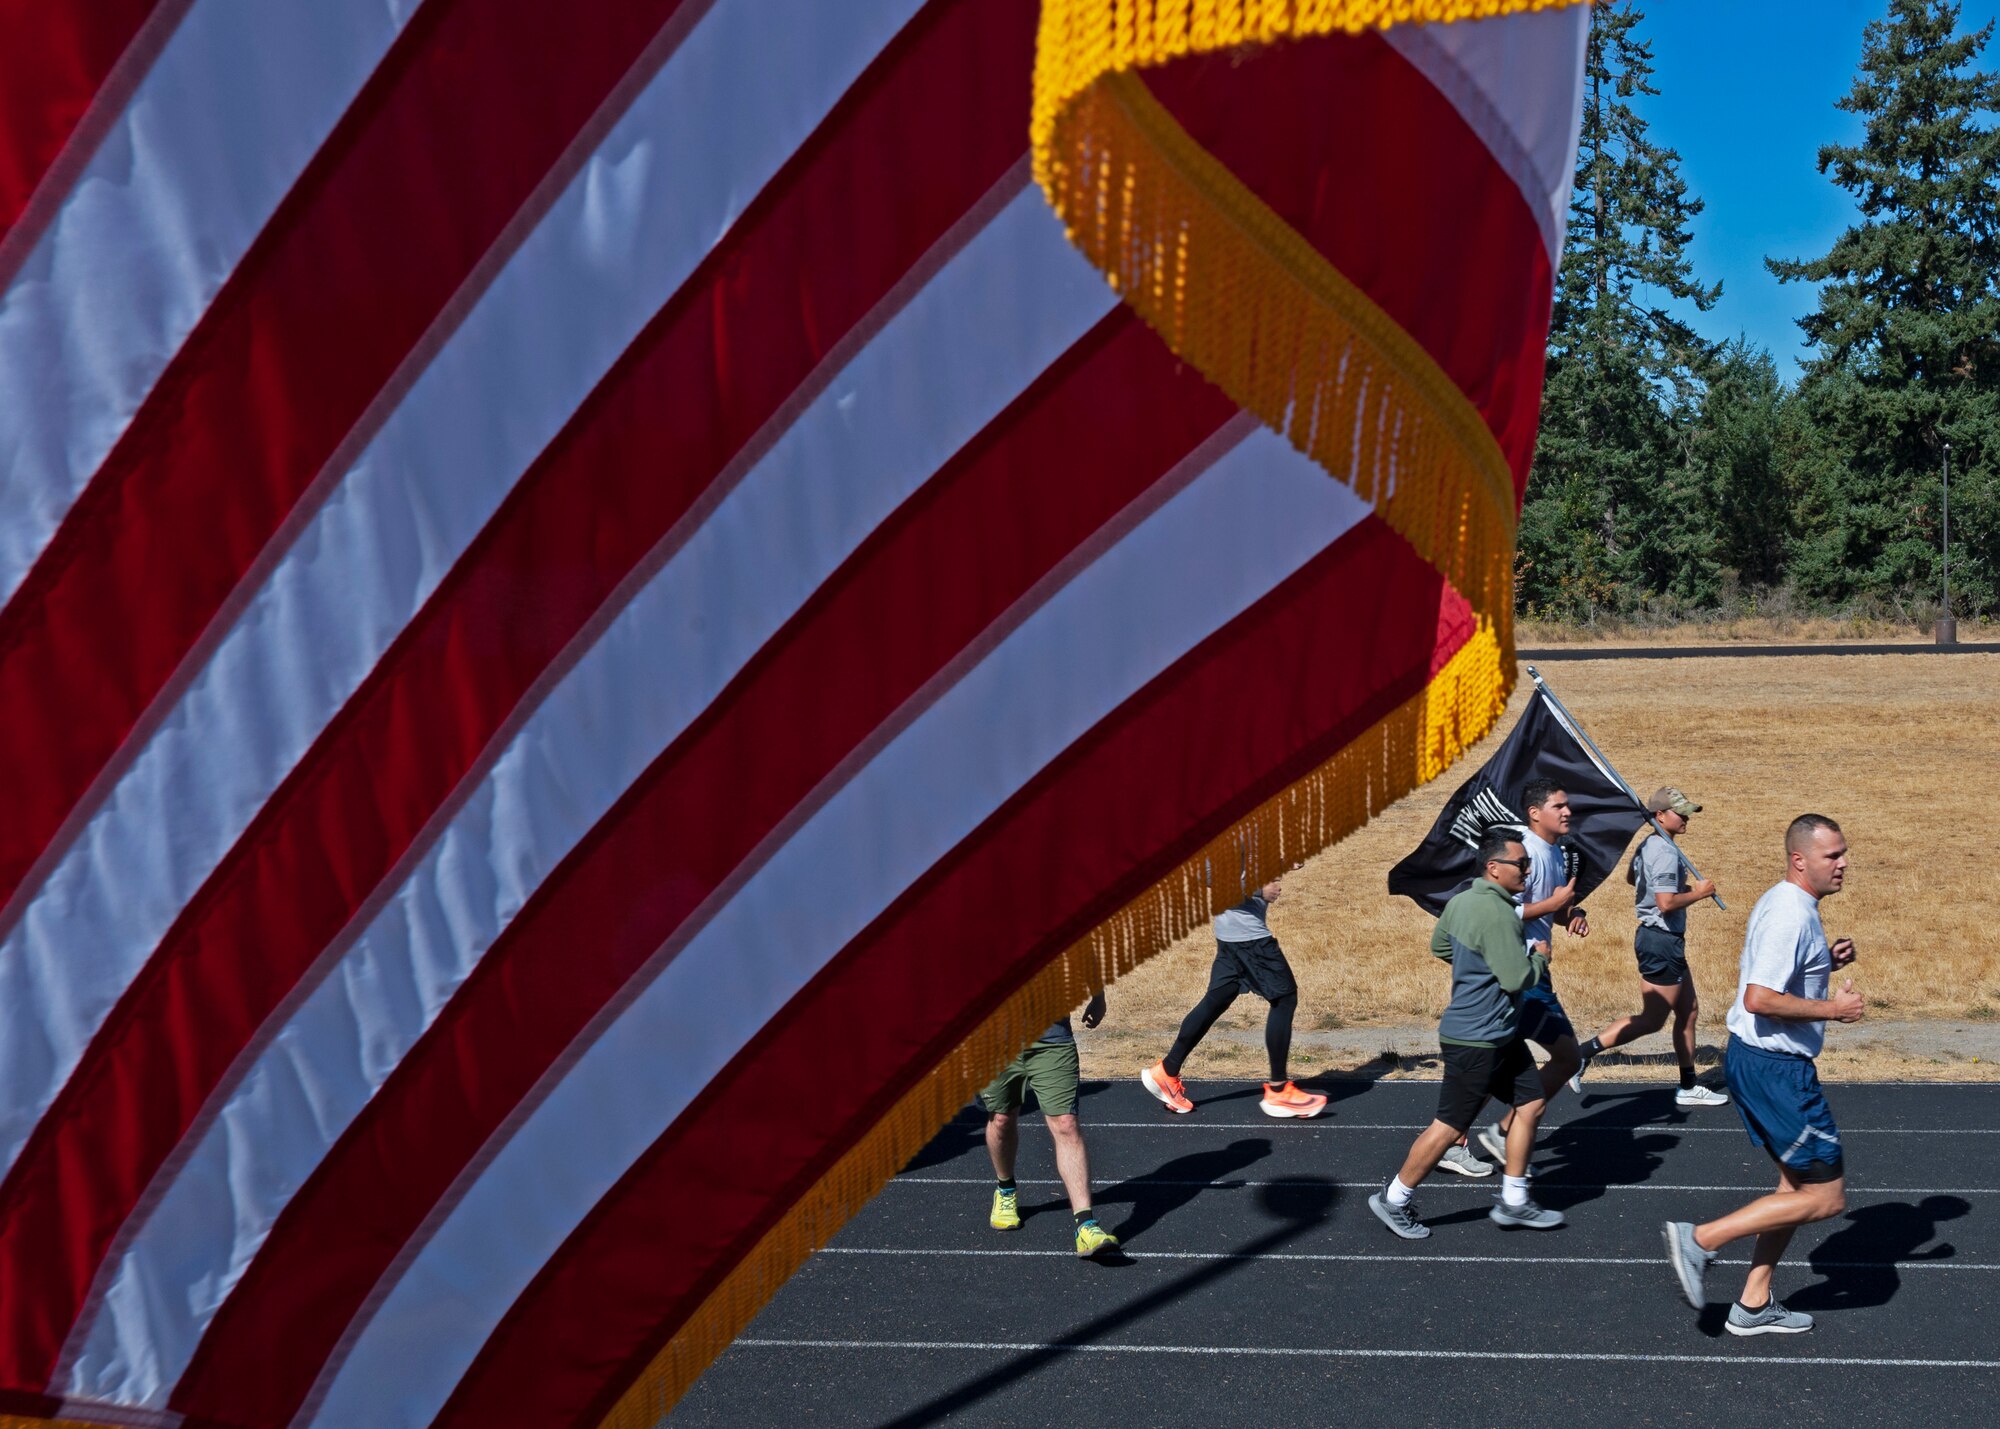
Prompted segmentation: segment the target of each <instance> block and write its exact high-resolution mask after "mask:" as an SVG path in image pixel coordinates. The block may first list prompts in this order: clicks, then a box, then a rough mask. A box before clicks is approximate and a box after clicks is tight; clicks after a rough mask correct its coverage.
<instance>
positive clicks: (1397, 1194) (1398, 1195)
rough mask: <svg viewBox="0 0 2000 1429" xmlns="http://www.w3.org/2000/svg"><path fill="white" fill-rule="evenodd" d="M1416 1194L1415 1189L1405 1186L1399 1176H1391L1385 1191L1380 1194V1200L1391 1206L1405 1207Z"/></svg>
mask: <svg viewBox="0 0 2000 1429" xmlns="http://www.w3.org/2000/svg"><path fill="white" fill-rule="evenodd" d="M1416 1194H1417V1191H1416V1188H1415V1187H1414V1186H1405V1185H1404V1184H1403V1178H1402V1177H1401V1176H1391V1177H1390V1178H1389V1185H1388V1187H1387V1189H1385V1190H1384V1191H1383V1192H1382V1199H1383V1200H1385V1201H1387V1202H1388V1203H1389V1204H1390V1205H1392V1206H1407V1205H1409V1204H1410V1197H1412V1196H1414V1195H1416Z"/></svg>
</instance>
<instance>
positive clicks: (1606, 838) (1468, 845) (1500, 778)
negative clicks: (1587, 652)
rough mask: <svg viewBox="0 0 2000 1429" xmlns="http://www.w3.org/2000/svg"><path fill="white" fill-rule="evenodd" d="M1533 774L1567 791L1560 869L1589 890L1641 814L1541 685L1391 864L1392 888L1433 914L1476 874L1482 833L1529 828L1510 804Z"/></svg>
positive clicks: (1516, 803)
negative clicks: (1420, 836)
mask: <svg viewBox="0 0 2000 1429" xmlns="http://www.w3.org/2000/svg"><path fill="white" fill-rule="evenodd" d="M1531 779H1549V780H1553V781H1554V782H1555V783H1556V784H1558V785H1560V786H1561V787H1562V789H1563V790H1564V792H1565V793H1567V794H1568V795H1569V806H1570V826H1569V833H1568V835H1567V836H1565V837H1564V839H1563V840H1562V854H1563V877H1564V881H1568V879H1569V878H1570V877H1571V876H1572V875H1574V876H1575V877H1576V891H1577V898H1578V900H1579V901H1581V900H1582V899H1584V898H1586V897H1588V896H1589V895H1590V892H1591V890H1592V889H1594V888H1596V887H1597V885H1598V884H1600V883H1602V882H1603V881H1604V879H1605V877H1606V876H1607V875H1608V874H1609V873H1610V872H1611V870H1613V869H1614V868H1617V867H1618V866H1619V863H1620V862H1621V860H1622V859H1623V856H1624V852H1625V845H1627V844H1628V843H1630V842H1631V841H1632V835H1633V833H1634V832H1635V831H1637V830H1638V828H1639V827H1640V826H1641V825H1642V824H1644V823H1645V822H1646V816H1645V814H1644V813H1643V812H1642V811H1641V810H1640V809H1639V806H1638V805H1637V804H1635V803H1634V802H1633V801H1632V799H1631V798H1630V796H1628V795H1627V794H1626V793H1625V791H1624V790H1623V789H1621V788H1619V786H1618V781H1617V780H1615V779H1613V778H1612V777H1611V776H1610V775H1608V774H1606V773H1605V772H1604V771H1603V770H1602V769H1600V768H1599V767H1598V765H1597V761H1596V760H1594V759H1592V758H1591V756H1590V752H1589V751H1588V750H1586V749H1585V748H1584V747H1583V743H1582V741H1580V740H1579V739H1577V737H1576V736H1575V735H1574V734H1572V733H1571V732H1570V730H1569V729H1568V727H1567V726H1566V725H1564V723H1563V721H1562V719H1561V717H1560V716H1559V715H1557V713H1556V712H1555V710H1554V708H1553V707H1552V706H1551V705H1550V704H1549V701H1548V698H1547V697H1546V696H1545V695H1543V694H1542V692H1541V691H1540V690H1537V691H1535V695H1534V698H1533V699H1531V700H1529V701H1528V707H1527V708H1526V709H1524V710H1522V711H1521V719H1520V722H1519V723H1518V724H1516V725H1515V726H1514V729H1513V732H1512V733H1511V734H1509V735H1508V736H1507V738H1506V740H1505V741H1504V742H1502V744H1501V745H1500V747H1499V748H1498V749H1496V750H1494V751H1493V757H1492V758H1491V759H1489V760H1487V761H1486V763H1485V764H1484V765H1483V766H1482V767H1481V768H1480V769H1479V770H1478V772H1476V773H1475V774H1473V776H1472V777H1471V778H1470V779H1467V780H1466V781H1465V782H1464V783H1463V784H1461V785H1459V786H1458V788H1457V790H1455V791H1454V792H1453V794H1452V796H1451V799H1450V800H1449V801H1448V802H1447V803H1446V804H1445V806H1444V812H1443V813H1441V814H1439V815H1438V817H1437V822H1436V823H1435V824H1433V825H1432V826H1431V831H1430V833H1429V834H1427V835H1426V836H1425V838H1424V841H1423V843H1422V844H1420V845H1418V847H1417V849H1416V851H1415V852H1413V853H1412V854H1410V856H1409V857H1408V858H1406V859H1404V860H1403V861H1402V862H1401V863H1399V864H1397V865H1396V866H1395V867H1394V868H1392V869H1391V870H1389V891H1390V892H1391V893H1399V894H1402V895H1403V896H1404V897H1406V898H1410V899H1413V900H1414V901H1415V902H1417V903H1418V904H1420V905H1421V906H1422V907H1423V908H1424V909H1425V910H1426V911H1428V912H1429V913H1431V914H1432V915H1433V916H1435V915H1436V914H1438V913H1440V912H1442V911H1443V910H1444V905H1445V903H1446V901H1447V900H1449V899H1450V897H1451V896H1452V895H1453V894H1454V893H1457V892H1458V891H1459V890H1460V889H1462V888H1464V887H1465V886H1466V885H1468V884H1469V883H1471V882H1472V880H1473V879H1475V878H1477V877H1478V876H1479V870H1478V868H1477V866H1476V865H1475V864H1474V862H1473V850H1474V849H1476V848H1477V847H1478V845H1479V839H1480V835H1482V834H1484V833H1485V832H1486V831H1487V830H1488V829H1490V828H1495V827H1507V828H1511V829H1521V830H1525V829H1526V827H1527V821H1526V819H1525V818H1524V817H1523V816H1522V815H1521V814H1519V813H1517V812H1515V811H1516V810H1517V809H1519V808H1520V806H1521V791H1522V790H1523V789H1524V788H1526V787H1527V784H1528V781H1529V780H1531Z"/></svg>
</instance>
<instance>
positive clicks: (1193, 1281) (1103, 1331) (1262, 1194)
mask: <svg viewBox="0 0 2000 1429" xmlns="http://www.w3.org/2000/svg"><path fill="white" fill-rule="evenodd" d="M1244 1144H1245V1143H1243V1142H1238V1143H1237V1145H1239V1146H1240V1145H1244ZM1248 1144H1251V1145H1255V1144H1257V1143H1254V1142H1252V1143H1248ZM1265 1149H1266V1153H1268V1150H1269V1147H1268V1144H1267V1145H1266V1148H1265ZM1194 1159H1196V1158H1193V1157H1177V1158H1175V1160H1174V1161H1171V1162H1168V1163H1167V1166H1179V1165H1182V1164H1184V1163H1186V1162H1187V1161H1190V1160H1194ZM1253 1159H1254V1158H1253ZM1166 1169H1167V1167H1166V1166H1163V1167H1161V1168H1160V1172H1155V1173H1154V1174H1155V1175H1159V1174H1161V1173H1162V1172H1164V1171H1166ZM1121 1184H1123V1185H1128V1186H1129V1185H1132V1184H1134V1183H1133V1182H1124V1183H1121ZM1338 1197H1339V1192H1338V1190H1337V1188H1336V1187H1335V1186H1334V1185H1333V1184H1332V1183H1331V1182H1329V1181H1325V1180H1322V1179H1321V1178H1319V1177H1316V1176H1297V1177H1289V1178H1286V1179H1284V1180H1280V1181H1275V1182H1273V1183H1272V1184H1270V1185H1268V1186H1264V1187H1261V1188H1259V1191H1258V1196H1257V1200H1258V1204H1259V1206H1260V1208H1261V1209H1262V1210H1263V1211H1264V1212H1265V1214H1266V1215H1269V1216H1271V1217H1273V1218H1275V1219H1278V1220H1280V1221H1282V1222H1283V1224H1281V1225H1278V1226H1274V1227H1273V1228H1272V1229H1271V1230H1269V1231H1267V1232H1265V1233H1264V1234H1263V1235H1261V1236H1258V1237H1257V1238H1256V1239H1255V1240H1253V1241H1250V1242H1249V1243H1248V1244H1246V1245H1244V1246H1242V1247H1241V1248H1240V1249H1238V1250H1237V1251H1236V1252H1235V1258H1234V1259H1230V1260H1216V1261H1211V1262H1209V1263H1208V1264H1206V1265H1203V1266H1201V1267H1199V1268H1198V1269H1195V1270H1190V1271H1189V1272H1187V1274H1185V1275H1180V1276H1176V1277H1175V1278H1174V1279H1172V1280H1170V1281H1168V1282H1167V1283H1166V1284H1164V1285H1162V1286H1160V1287H1159V1289H1157V1290H1153V1291H1150V1292H1148V1293H1147V1294H1145V1295H1142V1296H1140V1297H1139V1298H1138V1299H1136V1300H1134V1301H1132V1302H1131V1303H1130V1304H1126V1305H1121V1306H1119V1307H1118V1308H1117V1309H1115V1310H1107V1311H1106V1312H1105V1313H1104V1314H1102V1315H1099V1316H1098V1317H1097V1318H1095V1319H1093V1320H1088V1321H1086V1322H1084V1323H1083V1324H1081V1325H1079V1326H1077V1327H1076V1328H1075V1329H1074V1330H1072V1331H1070V1332H1069V1333H1068V1334H1066V1335H1064V1336H1062V1337H1061V1339H1059V1340H1056V1341H1054V1342H1052V1343H1051V1344H1049V1345H1048V1346H1046V1347H1045V1348H1042V1349H1037V1350H1030V1351H1028V1352H1026V1353H1024V1354H1021V1355H1019V1356H1017V1357H1015V1358H1013V1359H1011V1360H1008V1361H1007V1362H1006V1363H1005V1364H1002V1365H999V1366H997V1367H996V1368H994V1369H991V1370H988V1371H987V1372H986V1373H985V1374H982V1375H980V1376H979V1377H978V1378H977V1379H972V1380H968V1381H967V1382H966V1383H964V1384H962V1385H960V1386H959V1387H958V1388H956V1389H953V1390H948V1391H946V1392H945V1393H943V1394H940V1395H938V1396H937V1397H936V1398H935V1399H932V1400H931V1401H930V1402H929V1403H928V1404H922V1405H919V1406H918V1407H917V1408H915V1409H912V1410H910V1411H909V1412H908V1413H906V1414H901V1415H898V1416H897V1417H896V1418H894V1419H892V1420H890V1421H889V1424H888V1429H917V1426H919V1425H924V1424H936V1423H939V1422H941V1421H943V1420H946V1419H949V1418H950V1417H951V1416H952V1415H954V1414H957V1413H959V1412H960V1411H962V1410H965V1409H970V1408H971V1407H972V1406H973V1405H976V1404H978V1403H979V1402H980V1401H981V1400H983V1399H985V1398H987V1397H988V1396H989V1395H993V1394H997V1393H999V1392H1000V1391H1001V1390H1003V1389H1005V1388H1007V1387H1008V1386H1009V1385H1011V1384H1014V1383H1016V1382H1017V1381H1019V1380H1022V1379H1025V1378H1026V1377H1027V1376H1029V1375H1031V1374H1033V1373H1035V1372H1036V1371H1037V1370H1040V1369H1042V1368H1043V1367H1044V1366H1046V1365H1048V1364H1050V1363H1051V1362H1053V1361H1055V1360H1057V1359H1060V1358H1062V1357H1063V1356H1064V1355H1066V1354H1068V1353H1069V1352H1070V1351H1071V1350H1072V1349H1073V1348H1077V1347H1080V1346H1084V1345H1091V1344H1095V1343H1097V1342H1098V1341H1100V1340H1104V1339H1107V1338H1109V1337H1110V1336H1112V1335H1114V1334H1116V1333H1117V1332H1118V1331H1120V1330H1123V1329H1126V1328H1128V1327H1130V1326H1132V1325H1134V1324H1138V1323H1140V1322H1142V1321H1144V1320H1145V1319H1146V1317H1147V1316H1149V1315H1151V1314H1153V1313H1154V1312H1155V1311H1156V1310H1159V1309H1160V1308H1161V1307H1162V1306H1165V1305H1170V1304H1172V1303H1173V1302H1174V1301H1176V1300H1179V1299H1181V1298H1183V1297H1184V1296H1188V1295H1193V1294H1195V1293H1196V1292H1198V1291H1200V1290H1203V1289H1206V1288H1207V1287H1208V1286H1210V1285H1213V1284H1214V1283H1215V1282H1217V1281H1219V1280H1223V1279H1226V1278H1227V1277H1229V1276H1231V1275H1234V1274H1236V1272H1237V1271H1239V1270H1241V1269H1242V1268H1243V1267H1244V1266H1246V1265H1249V1264H1251V1263H1252V1262H1253V1261H1254V1260H1255V1259H1256V1258H1257V1257H1258V1256H1260V1255H1269V1254H1270V1253H1271V1252H1273V1251H1276V1250H1280V1249H1282V1248H1283V1247H1284V1246H1286V1245H1288V1244H1290V1243H1291V1242H1292V1241H1295V1240H1297V1239H1298V1238H1299V1237H1301V1236H1304V1235H1307V1234H1309V1233H1311V1232H1312V1231H1313V1230H1315V1229H1316V1228H1318V1227H1319V1226H1321V1225H1324V1224H1325V1223H1326V1221H1327V1220H1328V1218H1329V1217H1331V1216H1332V1214H1333V1207H1334V1202H1335V1201H1336V1200H1337V1199H1338ZM1183 1199H1185V1198H1183ZM1121 1229H1122V1228H1121Z"/></svg>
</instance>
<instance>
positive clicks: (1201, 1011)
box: [1139, 878, 1326, 1117]
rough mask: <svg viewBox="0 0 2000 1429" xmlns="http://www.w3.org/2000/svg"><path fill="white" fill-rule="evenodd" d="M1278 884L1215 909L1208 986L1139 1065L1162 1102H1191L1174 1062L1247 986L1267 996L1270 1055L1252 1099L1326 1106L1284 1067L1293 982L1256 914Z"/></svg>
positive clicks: (1283, 1105) (1280, 1109)
mask: <svg viewBox="0 0 2000 1429" xmlns="http://www.w3.org/2000/svg"><path fill="white" fill-rule="evenodd" d="M1283 892H1284V880H1283V879H1282V878H1274V879H1272V880H1271V881H1270V882H1269V883H1267V884H1265V885H1264V886H1263V887H1262V888H1260V889H1258V890H1257V891H1256V892H1255V893H1253V894H1251V895H1250V896H1249V897H1248V898H1246V899H1244V900H1243V901H1242V902H1241V903H1238V904H1237V905H1236V906H1235V907H1234V908H1229V909H1225V910H1224V911H1223V912H1221V913H1218V914H1216V915H1215V964H1214V966H1213V967H1212V968H1210V970H1209V974H1208V992H1207V994H1206V995H1204V996H1203V998H1202V1000H1201V1001H1200V1002H1198V1003H1196V1004H1195V1005H1194V1008H1193V1010H1192V1011H1190V1012H1189V1013H1188V1015H1187V1017H1186V1018H1185V1019H1183V1020H1182V1022H1181V1030H1180V1035H1179V1036H1177V1037H1175V1038H1174V1045H1173V1046H1172V1047H1170V1048H1169V1049H1168V1050H1167V1055H1166V1056H1164V1057H1162V1058H1161V1059H1160V1060H1159V1061H1157V1062H1155V1063H1153V1065H1152V1066H1150V1067H1148V1068H1146V1070H1145V1071H1143V1072H1141V1073H1139V1080H1140V1082H1141V1083H1143V1084H1144V1085H1145V1088H1146V1090H1147V1091H1149V1092H1151V1093H1152V1094H1153V1095H1154V1096H1156V1097H1158V1098H1159V1099H1160V1101H1161V1102H1162V1103H1164V1104H1165V1106H1166V1108H1167V1110H1169V1111H1174V1112H1180V1113H1183V1114H1185V1113H1187V1112H1191V1111H1193V1110H1194V1102H1193V1100H1192V1099H1191V1098H1190V1097H1189V1096H1188V1094H1187V1087H1186V1086H1185V1085H1184V1084H1183V1083H1182V1081H1181V1067H1182V1065H1183V1064H1184V1063H1185V1062H1186V1061H1187V1059H1188V1057H1189V1056H1190V1055H1191V1054H1192V1053H1193V1052H1194V1049H1195V1047H1196V1046H1197V1045H1198V1044H1199V1043H1200V1041H1201V1039H1202V1038H1204V1037H1206V1036H1207V1035H1208V1029H1209V1028H1211V1027H1213V1026H1215V1020H1216V1019H1217V1018H1218V1017H1220V1016H1222V1014H1223V1013H1224V1012H1226V1011H1228V1010H1229V1004H1231V1003H1232V1002H1234V1001H1236V999H1237V997H1238V996H1240V995H1241V994H1243V993H1245V992H1254V993H1256V994H1257V995H1258V996H1259V997H1261V998H1263V999H1264V1000H1265V1001H1266V1002H1268V1003H1270V1004H1271V1010H1270V1012H1269V1013H1268V1014H1267V1015H1266V1017H1265V1019H1264V1051H1265V1054H1266V1055H1267V1057H1268V1058H1269V1060H1270V1063H1271V1080H1270V1081H1268V1082H1266V1083H1264V1095H1263V1098H1262V1100H1260V1101H1259V1103H1258V1105H1259V1107H1261V1108H1262V1110H1263V1112H1264V1115H1266V1116H1300V1117H1312V1116H1318V1115H1319V1114H1320V1113H1321V1112H1322V1111H1324V1110H1326V1098H1325V1097H1323V1096H1321V1095H1319V1094H1318V1093H1317V1092H1304V1091H1300V1090H1299V1088H1298V1087H1297V1086H1296V1085H1294V1084H1293V1082H1292V1079H1291V1074H1290V1073H1289V1072H1288V1071H1287V1070H1286V1064H1287V1062H1288V1061H1289V1060H1290V1058H1291V1051H1292V1013H1293V1011H1294V1010H1295V1009H1296V1008H1297V1007H1298V1003H1299V984H1298V980H1297V979H1296V978H1294V977H1293V976H1292V965H1291V964H1290V963H1289V962H1287V961H1285V951H1284V949H1283V948H1280V947H1279V946H1278V940H1277V939H1276V938H1274V937H1272V936H1271V929H1270V927H1269V925H1267V924H1266V923H1265V921H1264V915H1265V913H1266V912H1268V911H1269V909H1270V906H1271V905H1272V904H1273V903H1276V902H1277V901H1278V896H1279V895H1280V894H1281V893H1283Z"/></svg>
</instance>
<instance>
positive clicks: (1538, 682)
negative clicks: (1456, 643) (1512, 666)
mask: <svg viewBox="0 0 2000 1429" xmlns="http://www.w3.org/2000/svg"><path fill="white" fill-rule="evenodd" d="M1527 668H1528V678H1529V679H1531V680H1533V681H1534V682H1535V688H1536V689H1538V690H1540V691H1541V692H1542V693H1543V694H1544V695H1546V696H1547V697H1548V701H1549V708H1550V709H1552V710H1554V711H1555V712H1556V718H1557V719H1559V720H1561V721H1562V725H1563V728H1564V729H1567V730H1568V731H1569V732H1570V733H1571V734H1573V735H1575V736H1576V737H1577V738H1578V739H1579V740H1581V741H1582V742H1583V747H1584V748H1585V749H1587V750H1589V751H1590V762H1591V763H1593V764H1595V765H1596V766H1597V768H1598V771H1599V772H1600V773H1602V774H1603V775H1604V777H1605V778H1607V779H1609V780H1610V781H1611V782H1612V783H1614V784H1616V785H1617V786H1618V787H1619V788H1620V789H1623V790H1624V791H1625V797H1626V798H1628V799H1630V800H1631V801H1632V802H1633V804H1634V805H1636V806H1637V807H1638V810H1639V812H1640V813H1642V814H1644V815H1645V816H1646V823H1647V824H1648V825H1649V826H1650V827H1651V828H1652V830H1653V832H1654V833H1656V834H1658V835H1659V836H1660V837H1661V838H1663V839H1667V847H1669V848H1671V849H1672V850H1673V851H1674V857H1675V858H1677V859H1679V860H1680V861H1681V867H1682V868H1685V869H1686V870H1687V871H1688V877H1690V878H1692V879H1693V880H1694V881H1695V882H1697V883H1699V882H1701V870H1700V869H1698V868H1696V867H1695V866H1694V863H1693V861H1692V860H1690V859H1689V858H1688V856H1687V855H1686V854H1684V853H1682V852H1681V846H1680V844H1679V843H1678V842H1676V841H1675V840H1673V839H1670V838H1667V831H1666V830H1665V829H1663V828H1661V827H1660V825H1659V821H1658V820H1656V819H1655V818H1654V817H1653V811H1652V810H1651V809H1648V808H1647V807H1646V801H1645V800H1644V799H1641V798H1640V797H1639V796H1638V795H1637V794H1635V793H1633V792H1632V786H1631V785H1630V784H1627V783H1626V782H1625V777H1624V776H1623V775H1622V774H1620V773H1619V772H1618V771H1617V770H1616V769H1613V768H1612V767H1611V761H1610V760H1608V759H1606V758H1605V757H1604V751H1603V750H1601V749H1599V748H1598V747H1597V742H1596V741H1595V740H1593V739H1592V738H1591V737H1590V736H1589V735H1588V734H1586V733H1584V729H1583V722H1582V721H1581V720H1579V719H1578V718H1577V717H1576V716H1575V715H1573V714H1571V713H1570V712H1569V709H1568V707H1567V706H1565V705H1564V704H1563V702H1562V701H1561V700H1559V699H1557V698H1556V692H1555V691H1554V690H1552V689H1550V688H1549V682H1548V681H1547V680H1544V679H1543V678H1542V672H1541V671H1540V670H1537V669H1536V668H1535V667H1534V666H1533V665H1530V666H1528V667H1527ZM1709 896H1710V897H1712V898H1714V899H1715V906H1716V907H1718V908H1720V909H1722V910H1723V911H1724V912H1727V911H1728V909H1729V905H1728V904H1727V903H1724V902H1723V901H1722V899H1721V897H1720V896H1719V895H1716V894H1711V895H1709Z"/></svg>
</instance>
